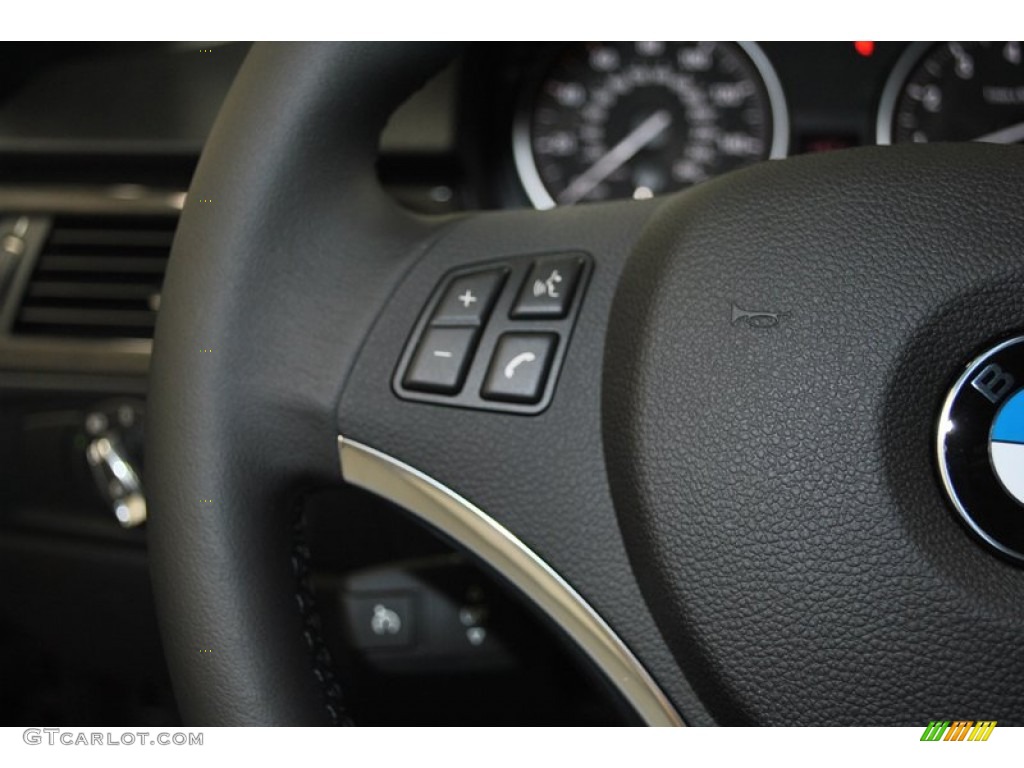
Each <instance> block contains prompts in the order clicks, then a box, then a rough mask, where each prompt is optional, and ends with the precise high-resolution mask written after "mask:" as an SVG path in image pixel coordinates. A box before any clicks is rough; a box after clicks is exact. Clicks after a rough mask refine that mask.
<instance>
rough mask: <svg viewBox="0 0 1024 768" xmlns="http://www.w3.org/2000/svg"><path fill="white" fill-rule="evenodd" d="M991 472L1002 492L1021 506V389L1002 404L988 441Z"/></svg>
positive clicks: (1023, 482)
mask: <svg viewBox="0 0 1024 768" xmlns="http://www.w3.org/2000/svg"><path fill="white" fill-rule="evenodd" d="M989 455H990V456H991V458H992V469H994V470H995V473H996V477H998V478H999V482H1000V483H1002V484H1003V488H1005V489H1006V492H1007V493H1009V494H1010V495H1011V496H1013V498H1014V499H1015V500H1016V501H1017V503H1018V504H1024V389H1022V390H1019V391H1018V392H1017V393H1016V394H1015V395H1013V397H1011V398H1010V399H1008V400H1007V401H1006V402H1005V403H1003V406H1002V408H1000V409H999V412H998V413H997V414H996V418H995V421H993V422H992V434H991V435H990V437H989Z"/></svg>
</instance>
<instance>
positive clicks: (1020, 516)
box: [937, 336, 1024, 564]
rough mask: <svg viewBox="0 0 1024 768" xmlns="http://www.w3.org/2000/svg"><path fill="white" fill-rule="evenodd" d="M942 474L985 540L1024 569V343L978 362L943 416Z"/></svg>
mask: <svg viewBox="0 0 1024 768" xmlns="http://www.w3.org/2000/svg"><path fill="white" fill-rule="evenodd" d="M938 426H939V429H938V443H937V447H938V460H939V474H940V476H941V478H942V484H943V486H944V488H945V491H946V495H947V496H948V497H949V500H950V502H951V503H952V505H953V508H954V509H955V510H956V511H957V512H958V513H959V514H960V517H961V518H962V519H963V521H964V522H965V523H966V524H967V527H968V528H969V529H970V530H971V531H973V532H974V533H975V534H977V536H978V537H979V538H980V539H981V541H983V542H984V543H986V544H987V545H989V546H990V547H992V548H993V549H994V550H996V551H998V552H999V553H1000V554H1002V555H1004V556H1006V557H1009V558H1011V559H1013V560H1016V561H1017V562H1018V563H1021V564H1024V336H1018V337H1017V338H1015V339H1010V340H1009V341H1004V342H1003V343H1002V344H999V345H997V346H995V347H993V348H992V349H990V350H989V351H988V352H986V353H985V354H983V355H982V356H981V357H979V358H977V359H976V360H974V362H972V363H971V364H970V365H968V366H967V368H966V369H965V370H964V372H963V374H962V375H961V376H960V378H959V379H958V380H957V382H956V383H955V384H954V385H953V388H952V389H951V390H950V392H949V395H948V396H947V398H946V402H945V404H944V405H943V408H942V412H941V414H940V415H939V425H938Z"/></svg>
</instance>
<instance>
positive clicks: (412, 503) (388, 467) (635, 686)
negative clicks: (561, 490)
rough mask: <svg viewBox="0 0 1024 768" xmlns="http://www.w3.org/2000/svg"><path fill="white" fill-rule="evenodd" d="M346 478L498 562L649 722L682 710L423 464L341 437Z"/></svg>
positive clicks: (561, 583)
mask: <svg viewBox="0 0 1024 768" xmlns="http://www.w3.org/2000/svg"><path fill="white" fill-rule="evenodd" d="M338 451H339V454H340V458H341V474H342V476H343V477H344V478H345V481H346V482H348V483H351V484H352V485H356V486H359V487H360V488H363V489H364V490H367V491H370V492H371V493H374V494H376V495H378V496H380V497H382V498H384V499H387V500H388V501H390V502H393V503H394V504H397V505H399V506H400V507H403V508H404V509H406V510H408V511H409V512H411V513H413V514H414V515H416V516H417V517H418V518H420V519H421V520H423V521H424V522H426V523H428V524H430V525H431V526H433V527H434V528H436V529H438V530H440V531H441V532H443V533H445V534H446V535H448V536H449V537H451V538H452V539H454V540H455V541H457V542H458V543H459V544H461V545H462V546H463V547H465V548H466V549H468V550H469V551H470V552H472V553H473V554H474V555H476V556H477V557H479V558H481V559H482V560H483V561H484V562H486V563H487V564H488V565H490V566H491V567H492V568H494V569H495V570H496V571H498V573H500V574H501V575H502V576H503V577H505V578H506V579H507V580H508V581H510V582H511V583H512V584H513V585H514V586H515V587H516V588H518V589H519V590H520V591H521V592H522V593H523V594H524V595H526V596H527V597H528V598H530V599H531V600H532V601H533V602H534V603H536V605H537V606H538V607H540V609H541V610H543V611H544V612H545V613H546V614H547V615H548V616H549V617H550V618H551V620H552V621H554V622H555V623H556V624H557V625H558V626H559V627H561V628H562V630H563V631H564V632H565V633H566V634H567V635H568V636H569V637H570V638H571V639H572V640H573V641H574V642H575V643H576V644H577V645H578V646H579V647H580V648H582V649H583V651H584V652H585V653H586V654H587V656H589V657H590V659H591V660H592V661H593V662H594V664H596V665H597V667H598V669H600V670H601V671H602V672H603V673H604V674H605V675H606V676H607V678H608V680H609V681H610V682H611V684H612V685H614V686H615V688H617V689H618V691H619V692H620V693H621V694H622V696H623V697H624V698H625V699H626V701H627V702H629V704H630V705H631V706H632V707H633V708H634V709H635V710H636V712H637V714H638V715H639V716H640V719H641V720H642V721H643V722H644V723H645V724H646V725H654V726H682V725H685V723H683V721H682V718H681V717H680V716H679V713H678V712H676V710H675V708H674V707H673V706H672V704H671V702H669V700H668V698H667V697H666V696H665V694H664V693H663V692H662V691H661V689H660V688H659V687H658V684H657V683H656V682H655V681H654V679H653V678H652V677H651V676H650V675H649V674H648V673H647V670H645V669H644V668H643V667H642V666H641V665H640V662H639V661H638V660H637V658H636V657H635V656H634V655H633V653H632V652H631V651H630V650H629V648H627V647H626V645H625V644H624V643H623V642H622V640H620V639H619V637H618V636H617V635H616V634H615V632H614V631H613V630H612V628H611V627H609V626H608V624H606V623H605V621H604V620H603V619H602V618H601V617H600V616H598V615H597V613H596V612H595V611H594V609H593V608H591V607H590V606H589V605H588V604H587V602H586V601H585V600H584V599H583V598H582V597H581V596H580V594H579V593H578V592H576V590H574V589H573V588H572V587H571V586H569V584H567V583H566V582H565V580H564V579H562V577H560V576H559V575H558V574H557V573H555V572H554V571H553V570H552V569H551V567H550V566H549V565H548V564H547V563H545V562H544V561H543V560H541V559H540V558H539V557H538V556H537V555H536V554H535V553H534V552H532V551H531V550H530V549H529V548H527V546H526V545H525V544H523V542H521V541H520V540H519V539H517V538H516V537H515V536H513V535H512V534H511V533H510V532H509V531H508V530H506V529H505V528H504V527H502V526H501V525H499V524H498V523H497V522H496V521H495V520H493V519H492V518H490V517H488V515H487V514H485V513H484V512H483V511H482V510H480V509H479V508H478V507H476V506H474V505H473V504H471V503H470V502H469V501H467V500H466V499H464V498H462V497H461V496H459V495H458V494H457V493H455V492H454V491H452V490H450V489H449V488H446V487H445V486H443V485H441V484H440V483H438V482H437V481H436V480H433V479H432V478H430V477H428V476H427V475H425V474H423V473H422V472H420V471H419V470H416V469H414V468H413V467H410V466H408V465H407V464H403V463H402V462H401V461H398V460H397V459H394V458H392V457H391V456H388V455H387V454H384V453H381V452H380V451H378V450H375V449H373V448H370V447H369V446H366V445H363V444H361V443H358V442H355V441H353V440H347V439H345V438H344V437H340V436H339V437H338Z"/></svg>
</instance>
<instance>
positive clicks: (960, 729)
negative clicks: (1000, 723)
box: [921, 720, 997, 741]
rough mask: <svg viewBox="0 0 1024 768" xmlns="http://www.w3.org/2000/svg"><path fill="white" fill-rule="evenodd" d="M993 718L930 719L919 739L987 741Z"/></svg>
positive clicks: (993, 723)
mask: <svg viewBox="0 0 1024 768" xmlns="http://www.w3.org/2000/svg"><path fill="white" fill-rule="evenodd" d="M996 722H997V721H995V720H978V721H977V722H975V721H974V720H954V721H953V722H950V721H949V720H932V721H931V722H930V723H928V726H927V727H926V728H925V729H924V733H922V734H921V741H988V737H989V736H991V735H992V731H993V730H994V729H995V727H996Z"/></svg>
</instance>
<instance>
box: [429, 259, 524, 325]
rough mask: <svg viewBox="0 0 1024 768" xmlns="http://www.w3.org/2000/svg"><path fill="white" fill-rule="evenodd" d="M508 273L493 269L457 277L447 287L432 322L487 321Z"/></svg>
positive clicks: (469, 323)
mask: <svg viewBox="0 0 1024 768" xmlns="http://www.w3.org/2000/svg"><path fill="white" fill-rule="evenodd" d="M505 274H506V270H504V269H489V270H486V271H483V272H474V273H473V274H470V275H462V276H461V277H456V278H455V279H454V280H452V281H451V282H450V283H449V284H448V286H447V288H446V289H445V292H444V296H442V297H441V301H440V303H439V304H438V305H437V309H436V310H435V311H434V316H433V317H432V318H431V319H430V324H431V325H483V324H484V321H485V320H486V319H487V314H488V313H489V312H490V311H491V305H493V304H494V299H495V298H496V297H497V295H498V291H499V290H500V288H501V284H502V283H503V282H504V281H505Z"/></svg>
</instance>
